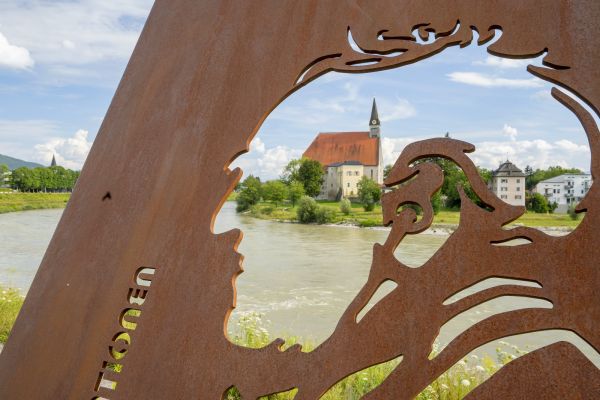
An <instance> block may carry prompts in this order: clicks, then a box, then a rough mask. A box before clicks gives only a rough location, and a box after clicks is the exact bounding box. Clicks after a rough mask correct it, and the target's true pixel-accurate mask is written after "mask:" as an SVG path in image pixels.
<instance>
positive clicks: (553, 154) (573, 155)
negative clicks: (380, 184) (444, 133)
mask: <svg viewBox="0 0 600 400" xmlns="http://www.w3.org/2000/svg"><path fill="white" fill-rule="evenodd" d="M505 128H508V129H505V130H507V131H509V132H511V129H514V128H512V127H510V126H509V125H505ZM515 132H516V129H515ZM514 137H515V140H511V141H482V142H478V143H477V142H475V143H473V144H474V145H475V148H476V150H475V152H474V153H470V154H468V156H469V157H470V158H471V159H472V160H473V162H474V163H475V165H478V166H481V167H484V168H488V169H496V168H498V166H499V165H500V164H501V163H502V162H504V161H505V160H506V159H507V158H508V159H510V160H511V161H512V162H513V163H515V164H516V165H517V166H518V167H519V168H521V169H524V168H525V166H527V165H530V166H531V167H532V168H534V169H536V168H548V167H550V166H554V165H560V166H562V167H565V168H566V167H573V168H579V169H581V170H583V171H589V169H590V149H589V147H588V146H587V145H581V144H577V143H574V142H572V141H570V140H566V139H562V140H557V141H554V142H551V141H547V140H543V139H536V140H516V134H515V136H514ZM424 139H425V138H417V137H407V138H388V137H383V138H382V151H383V163H384V165H389V164H392V165H393V164H394V163H395V162H396V160H397V159H398V156H399V155H400V153H401V152H402V150H403V149H404V147H406V145H408V144H410V143H412V142H415V141H418V140H424Z"/></svg>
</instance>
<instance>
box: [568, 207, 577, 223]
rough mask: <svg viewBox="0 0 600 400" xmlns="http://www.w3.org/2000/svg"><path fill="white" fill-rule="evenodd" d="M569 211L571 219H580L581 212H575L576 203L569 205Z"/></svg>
mask: <svg viewBox="0 0 600 400" xmlns="http://www.w3.org/2000/svg"><path fill="white" fill-rule="evenodd" d="M567 213H568V214H569V217H571V219H572V220H573V221H577V220H578V219H579V214H577V213H576V212H575V205H571V206H570V207H569V210H568V211H567Z"/></svg>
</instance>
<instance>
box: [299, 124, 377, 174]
mask: <svg viewBox="0 0 600 400" xmlns="http://www.w3.org/2000/svg"><path fill="white" fill-rule="evenodd" d="M378 145H379V141H378V138H376V137H372V138H371V137H369V132H333V133H319V134H318V135H317V137H316V138H315V140H313V142H312V143H311V144H310V146H308V149H306V151H305V152H304V154H303V155H302V156H303V157H306V158H310V159H312V160H317V161H319V162H320V163H321V164H323V166H327V165H330V164H334V163H340V162H344V161H358V162H360V163H361V164H363V165H378V164H379V148H378Z"/></svg>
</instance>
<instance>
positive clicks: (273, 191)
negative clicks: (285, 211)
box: [262, 181, 288, 207]
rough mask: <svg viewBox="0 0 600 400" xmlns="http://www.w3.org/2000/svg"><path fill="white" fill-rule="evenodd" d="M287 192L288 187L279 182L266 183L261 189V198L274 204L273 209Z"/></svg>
mask: <svg viewBox="0 0 600 400" xmlns="http://www.w3.org/2000/svg"><path fill="white" fill-rule="evenodd" d="M287 192H288V187H287V186H286V184H285V183H283V182H281V181H268V182H266V183H265V184H264V185H263V187H262V194H263V198H264V199H265V200H267V201H272V202H273V203H275V207H277V205H278V204H279V203H281V202H282V201H283V200H284V199H285V198H286V197H287V194H288V193H287Z"/></svg>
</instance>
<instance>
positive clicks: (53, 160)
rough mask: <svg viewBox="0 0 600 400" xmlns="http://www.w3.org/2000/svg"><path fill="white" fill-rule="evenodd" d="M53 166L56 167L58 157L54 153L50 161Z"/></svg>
mask: <svg viewBox="0 0 600 400" xmlns="http://www.w3.org/2000/svg"><path fill="white" fill-rule="evenodd" d="M50 166H51V167H56V157H55V155H54V154H52V162H51V163H50Z"/></svg>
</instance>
